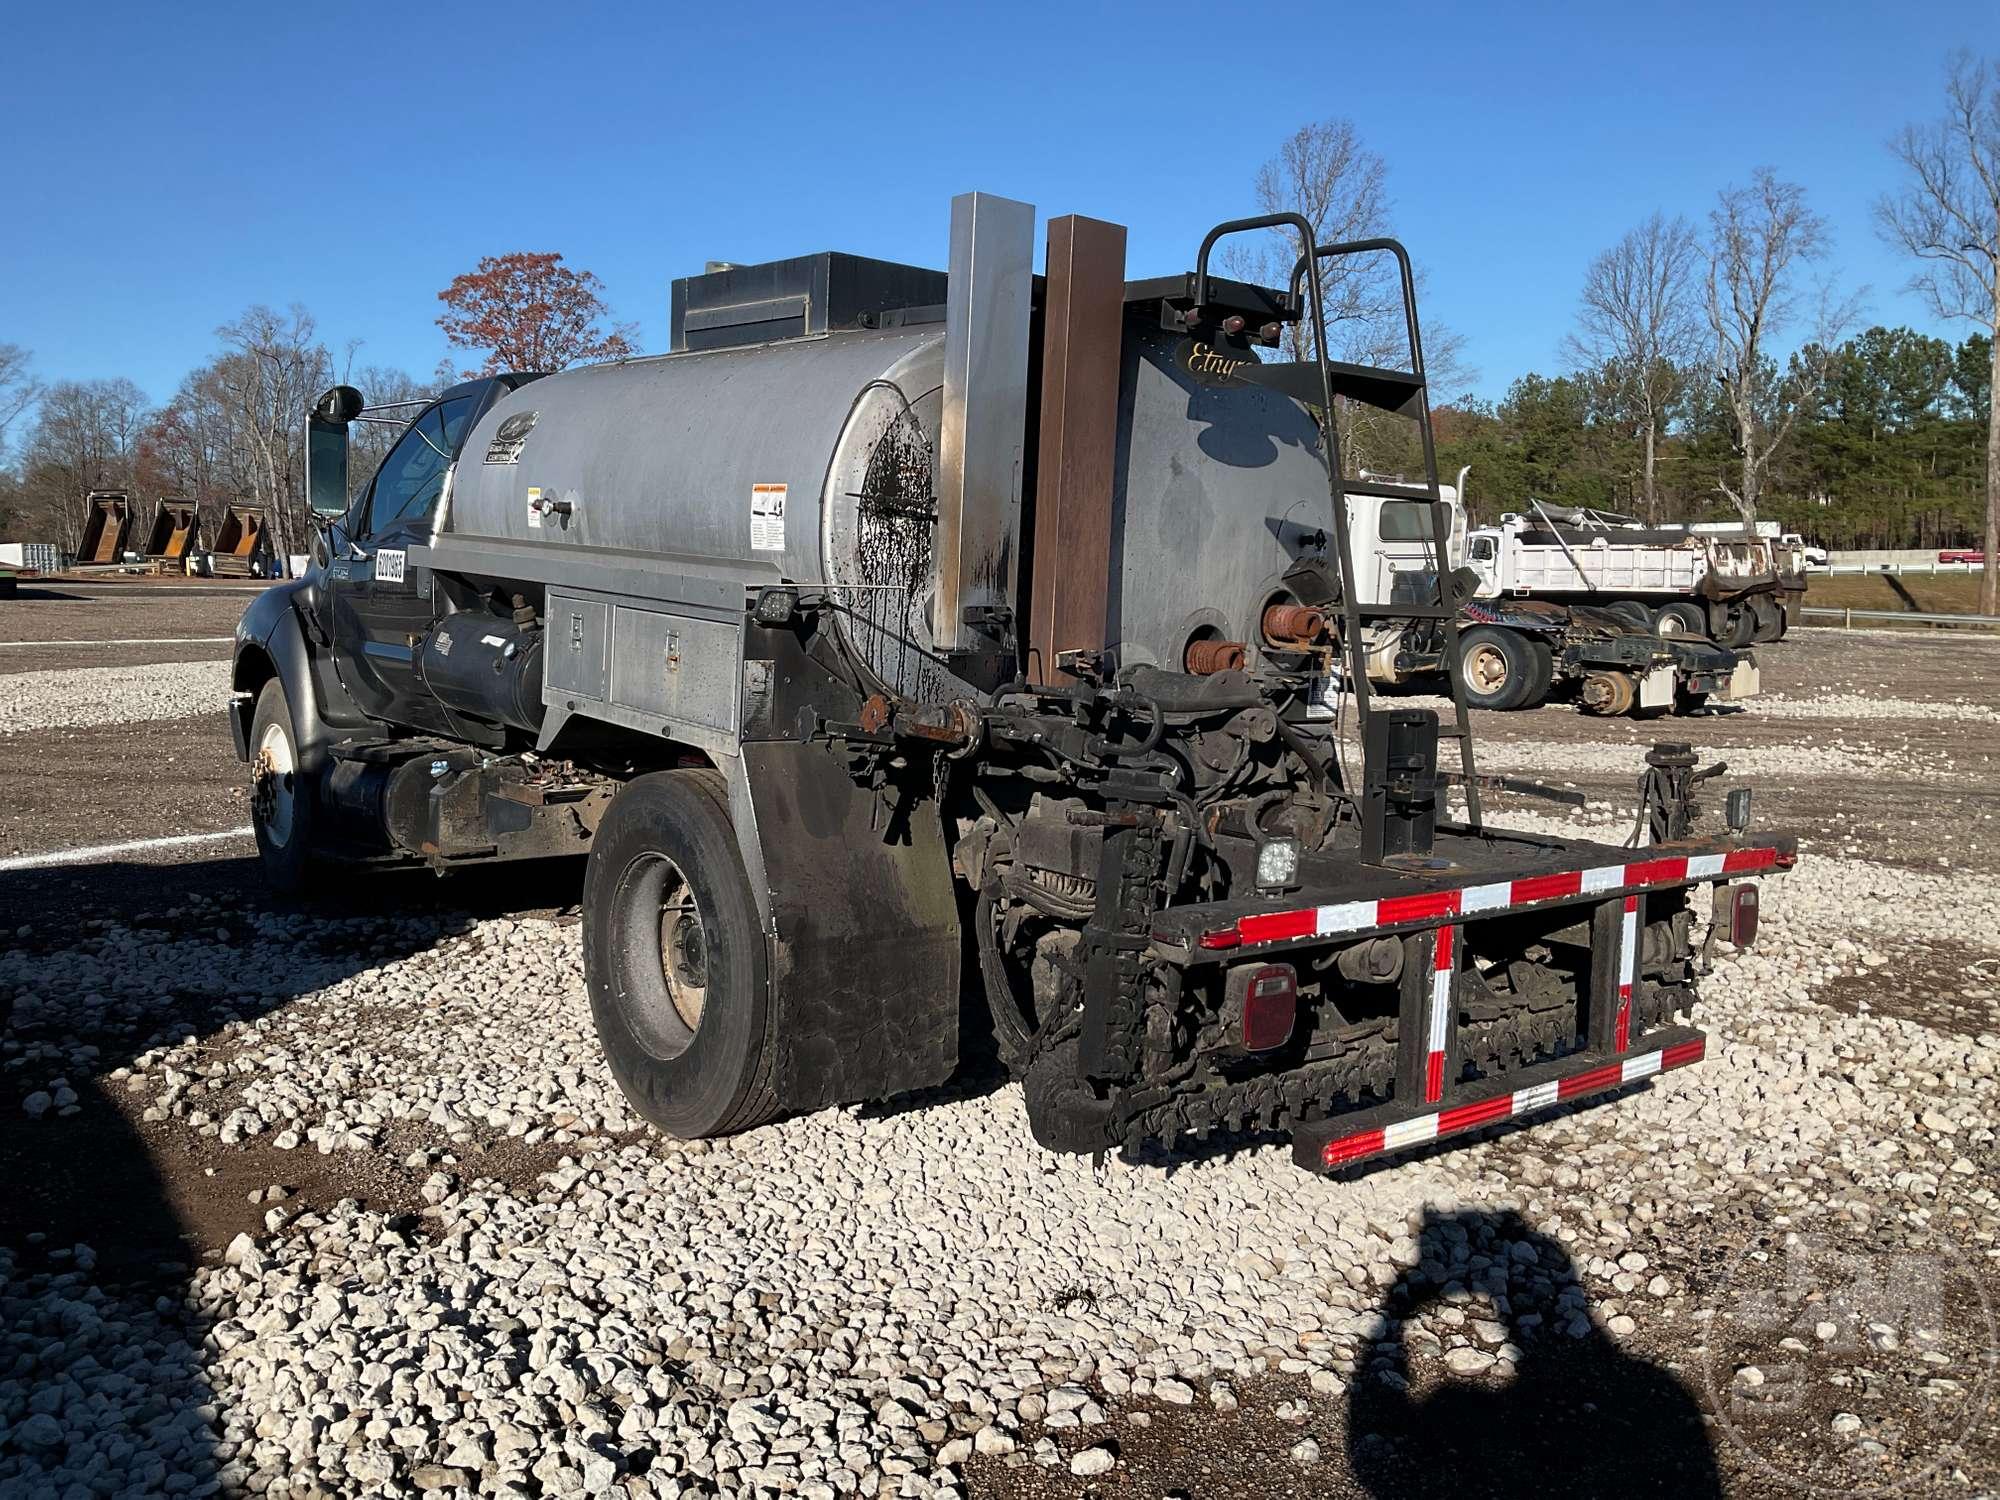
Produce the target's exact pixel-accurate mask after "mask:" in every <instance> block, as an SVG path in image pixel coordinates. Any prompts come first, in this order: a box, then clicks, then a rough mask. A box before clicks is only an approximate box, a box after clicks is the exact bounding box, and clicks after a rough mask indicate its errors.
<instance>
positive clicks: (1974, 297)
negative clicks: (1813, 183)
mask: <svg viewBox="0 0 2000 1500" xmlns="http://www.w3.org/2000/svg"><path fill="white" fill-rule="evenodd" d="M1945 101H1946V102H1945V113H1944V118H1943V119H1942V120H1939V121H1937V122H1936V123H1935V124H1931V125H1910V126H1906V127H1905V128H1904V130H1903V131H1902V133H1901V134H1900V135H1898V136H1897V137H1896V138H1895V139H1894V140H1893V141H1891V142H1890V143H1889V149H1890V151H1891V152H1893V153H1894V155H1895V157H1896V159H1897V160H1898V161H1900V162H1901V163H1902V164H1903V166H1904V167H1905V168H1906V169H1907V170H1908V172H1909V175H1910V181H1909V184H1908V185H1907V186H1906V187H1905V188H1904V190H1903V191H1902V192H1901V193H1900V194H1898V195H1896V196H1894V197H1889V198H1884V199H1883V200H1882V201H1881V202H1880V203H1879V204H1878V205H1877V206H1876V214H1877V217H1878V218H1879V219H1880V221H1881V225H1882V229H1883V232H1884V234H1885V235H1886V236H1887V238H1888V239H1889V240H1890V241H1891V242H1892V243H1894V244H1898V245H1901V246H1902V247H1903V248H1904V249H1905V250H1907V251H1909V253H1910V254H1911V255H1914V256H1915V257H1917V259H1918V260H1920V261H1922V262H1923V267H1922V269H1921V270H1919V271H1918V272H1917V274H1916V275H1915V276H1914V277H1912V278H1911V281H1910V285H1911V287H1912V288H1913V289H1915V290H1918V291H1921V292H1923V293H1925V294H1926V295H1927V296H1928V297H1929V299H1930V303H1931V306H1932V307H1933V308H1934V309H1935V310H1936V311H1937V313H1938V315H1939V316H1940V317H1946V318H1962V319H1964V320H1966V321H1967V322H1971V323H1976V324H1978V325H1979V326H1980V327H1982V328H1984V329H1985V330H1986V331H1987V333H1988V334H1989V335H1990V336H1991V338H1992V340H1993V343H1992V348H1993V349H1994V350H1996V351H2000V61H1996V62H1984V61H1979V60H1976V59H1974V58H1973V57H1972V55H1971V54H1970V53H1966V52H1959V53H1955V54H1954V55H1953V56H1952V59H1951V62H1950V66H1949V76H1948V79H1947V82H1946V84H1945ZM1995 373H2000V356H1996V365H1995ZM1979 610H1980V613H1981V614H1988V615H1992V614H2000V380H1996V381H1992V382H1989V387H1988V397H1987V412H1986V571H1985V572H1984V573H1983V574H1982V575H1981V577H1980V581H1979Z"/></svg>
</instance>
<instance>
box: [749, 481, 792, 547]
mask: <svg viewBox="0 0 2000 1500" xmlns="http://www.w3.org/2000/svg"><path fill="white" fill-rule="evenodd" d="M750 548H751V550H752V551H753V552H783V551H784V550H785V486H783V485H782V484H753V485H751V486H750Z"/></svg>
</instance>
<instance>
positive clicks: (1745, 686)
mask: <svg viewBox="0 0 2000 1500" xmlns="http://www.w3.org/2000/svg"><path fill="white" fill-rule="evenodd" d="M1760 687H1761V684H1760V683H1759V682H1758V680H1757V663H1756V662H1755V661H1754V660H1752V659H1751V658H1750V657H1748V656H1745V657H1743V658H1742V659H1740V660H1739V661H1738V662H1737V663H1736V669H1735V670H1734V671H1732V672H1731V673H1730V674H1729V686H1728V687H1727V688H1725V689H1724V690H1723V693H1722V696H1723V698H1724V699H1726V700H1727V701H1729V702H1731V703H1736V702H1739V701H1740V700H1742V699H1744V698H1754V697H1756V696H1757V694H1758V692H1759V690H1760Z"/></svg>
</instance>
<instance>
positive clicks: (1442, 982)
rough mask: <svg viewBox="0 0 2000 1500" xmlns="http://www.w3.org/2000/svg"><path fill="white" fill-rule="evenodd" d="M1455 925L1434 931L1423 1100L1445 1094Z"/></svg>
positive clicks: (1436, 1100) (1428, 1100)
mask: <svg viewBox="0 0 2000 1500" xmlns="http://www.w3.org/2000/svg"><path fill="white" fill-rule="evenodd" d="M1457 936H1458V929H1457V928H1456V927H1453V926H1451V925H1449V924H1447V925H1445V926H1443V927H1440V928H1439V929H1438V932H1437V957H1436V959H1435V960H1434V961H1433V962H1432V964H1431V1028H1430V1042H1429V1046H1430V1055H1429V1056H1428V1057H1427V1058H1425V1059H1424V1103H1426V1104H1435V1103H1437V1102H1438V1100H1440V1099H1442V1098H1443V1097H1444V1044H1445V1038H1446V1037H1448V1036H1450V1035H1451V976H1452V970H1453V969H1455V968H1456V967H1457V965H1456V963H1455V962H1454V961H1453V956H1452V950H1453V949H1454V948H1455V947H1457V941H1456V939H1457Z"/></svg>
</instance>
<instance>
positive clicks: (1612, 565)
mask: <svg viewBox="0 0 2000 1500" xmlns="http://www.w3.org/2000/svg"><path fill="white" fill-rule="evenodd" d="M1531 507H1532V509H1531V511H1530V513H1529V514H1526V515H1521V514H1516V513H1514V512H1508V513H1506V514H1503V515H1502V516H1501V517H1500V523H1499V524H1498V525H1497V526H1483V527H1479V528H1477V529H1475V530H1473V531H1471V532H1470V533H1468V535H1467V538H1466V551H1465V561H1466V562H1467V564H1468V565H1469V566H1470V567H1471V568H1472V569H1473V571H1474V572H1476V573H1477V574H1478V575H1479V586H1478V594H1479V597H1481V598H1488V599H1500V598H1509V599H1546V600H1549V601H1550V602H1552V603H1558V604H1572V603H1574V604H1591V605H1606V604H1619V603H1631V604H1636V605H1638V606H1639V607H1641V608H1642V609H1644V610H1645V611H1647V613H1648V614H1649V616H1650V617H1651V619H1652V620H1653V622H1654V623H1655V624H1656V626H1657V627H1658V629H1659V631H1660V633H1661V634H1662V635H1676V636H1691V637H1705V638H1707V639H1709V640H1713V641H1715V642H1716V643H1717V644H1719V645H1723V646H1732V647H1741V646H1748V645H1751V644H1753V643H1762V642H1767V641H1775V640H1780V639H1782V638H1783V637H1784V634H1785V631H1786V629H1787V628H1788V627H1789V625H1790V623H1791V616H1792V613H1793V612H1794V611H1795V610H1796V609H1797V608H1798V603H1799V600H1800V598H1801V597H1802V596H1803V595H1804V593H1805V567H1806V547H1805V544H1804V543H1803V542H1802V541H1798V540H1797V539H1796V538H1787V537H1785V536H1783V535H1781V534H1780V531H1779V527H1778V524H1777V523H1776V522H1775V521H1763V522H1759V523H1757V524H1756V525H1755V526H1748V527H1746V526H1741V525H1737V524H1734V523H1728V524H1714V523H1701V524H1695V525H1680V526H1654V527H1648V526H1645V525H1643V524H1642V523H1640V522H1638V521H1635V520H1633V519H1632V518H1631V517H1629V516H1619V515H1613V514H1611V513H1609V512H1605V511H1595V510H1582V509H1562V510H1551V509H1550V508H1549V507H1547V506H1544V505H1542V504H1540V503H1539V502H1531Z"/></svg>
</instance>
